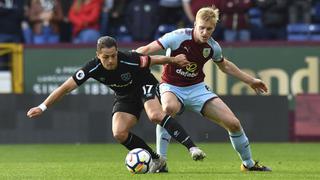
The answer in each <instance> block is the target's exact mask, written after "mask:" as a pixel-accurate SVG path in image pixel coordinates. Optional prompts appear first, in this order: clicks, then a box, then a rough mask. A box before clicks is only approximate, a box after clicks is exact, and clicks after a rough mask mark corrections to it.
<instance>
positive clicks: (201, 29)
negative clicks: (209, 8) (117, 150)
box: [194, 19, 215, 43]
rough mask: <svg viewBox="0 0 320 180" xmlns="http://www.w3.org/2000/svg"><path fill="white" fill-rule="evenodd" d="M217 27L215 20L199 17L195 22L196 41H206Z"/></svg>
mask: <svg viewBox="0 0 320 180" xmlns="http://www.w3.org/2000/svg"><path fill="white" fill-rule="evenodd" d="M214 29H215V24H214V22H213V21H204V20H202V19H197V20H196V22H195V23H194V38H195V41H196V42H200V43H206V42H208V40H209V38H210V37H211V35H212V33H213V31H214Z"/></svg>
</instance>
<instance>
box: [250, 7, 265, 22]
mask: <svg viewBox="0 0 320 180" xmlns="http://www.w3.org/2000/svg"><path fill="white" fill-rule="evenodd" d="M248 14H249V22H250V24H251V25H254V26H257V27H262V21H261V14H262V12H261V10H260V9H259V8H251V9H250V10H249V12H248Z"/></svg>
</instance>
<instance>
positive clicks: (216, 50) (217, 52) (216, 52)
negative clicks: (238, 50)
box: [209, 40, 223, 62]
mask: <svg viewBox="0 0 320 180" xmlns="http://www.w3.org/2000/svg"><path fill="white" fill-rule="evenodd" d="M209 44H210V46H211V47H212V48H213V55H212V60H213V61H214V62H222V61H223V55H222V49H221V47H220V45H219V43H218V42H217V41H215V40H212V41H209Z"/></svg>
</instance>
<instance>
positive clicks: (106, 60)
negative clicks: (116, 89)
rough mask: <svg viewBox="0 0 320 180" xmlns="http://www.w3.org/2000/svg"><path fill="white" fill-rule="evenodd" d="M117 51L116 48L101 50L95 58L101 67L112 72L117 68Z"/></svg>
mask: <svg viewBox="0 0 320 180" xmlns="http://www.w3.org/2000/svg"><path fill="white" fill-rule="evenodd" d="M117 55H118V50H117V48H116V47H111V48H102V49H101V50H100V51H97V57H98V58H99V59H100V62H101V64H102V66H103V67H104V68H105V69H107V70H114V69H116V68H117V66H118V56H117Z"/></svg>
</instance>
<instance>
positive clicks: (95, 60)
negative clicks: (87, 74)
mask: <svg viewBox="0 0 320 180" xmlns="http://www.w3.org/2000/svg"><path fill="white" fill-rule="evenodd" d="M99 64H101V62H100V60H99V59H98V58H97V57H94V58H92V59H91V60H89V61H88V62H87V63H86V65H85V66H86V67H87V68H90V67H95V66H97V65H99Z"/></svg>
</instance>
